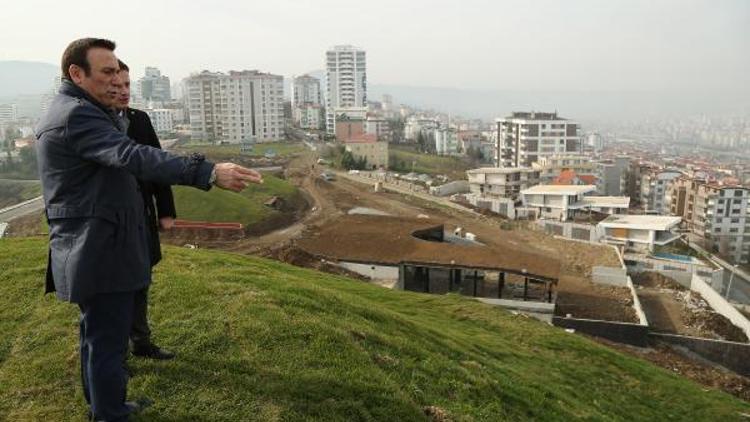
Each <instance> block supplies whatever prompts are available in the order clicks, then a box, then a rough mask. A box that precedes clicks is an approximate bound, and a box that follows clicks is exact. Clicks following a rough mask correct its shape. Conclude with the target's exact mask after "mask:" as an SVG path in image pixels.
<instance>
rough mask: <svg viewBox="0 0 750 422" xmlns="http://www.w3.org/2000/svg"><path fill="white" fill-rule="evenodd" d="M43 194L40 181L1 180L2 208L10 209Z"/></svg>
mask: <svg viewBox="0 0 750 422" xmlns="http://www.w3.org/2000/svg"><path fill="white" fill-rule="evenodd" d="M41 194H42V185H41V183H40V182H39V181H38V180H14V179H0V208H5V207H9V206H11V205H15V204H17V203H19V202H23V201H26V200H28V199H32V198H36V197H37V196H39V195H41Z"/></svg>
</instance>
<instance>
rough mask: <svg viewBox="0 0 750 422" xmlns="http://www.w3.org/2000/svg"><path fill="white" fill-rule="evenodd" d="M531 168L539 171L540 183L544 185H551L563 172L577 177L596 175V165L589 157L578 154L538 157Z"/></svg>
mask: <svg viewBox="0 0 750 422" xmlns="http://www.w3.org/2000/svg"><path fill="white" fill-rule="evenodd" d="M531 167H532V168H534V169H537V170H538V171H539V177H540V179H541V183H545V184H548V183H551V182H552V181H553V180H554V179H555V178H557V177H558V176H560V174H562V172H563V171H564V170H572V171H574V172H575V173H576V174H577V175H579V176H582V175H594V174H595V173H596V164H595V163H594V162H593V161H592V160H591V157H589V156H586V155H579V154H564V155H551V156H546V157H540V158H539V160H538V161H537V162H535V163H533V164H532V165H531ZM590 184H594V183H590Z"/></svg>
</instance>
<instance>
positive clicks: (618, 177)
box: [595, 157, 630, 196]
mask: <svg viewBox="0 0 750 422" xmlns="http://www.w3.org/2000/svg"><path fill="white" fill-rule="evenodd" d="M629 165H630V158H628V157H616V158H615V159H613V160H604V161H600V162H598V163H596V173H595V174H596V177H597V185H596V190H597V192H598V193H599V194H600V195H607V196H619V195H624V194H626V193H627V186H628V167H629Z"/></svg>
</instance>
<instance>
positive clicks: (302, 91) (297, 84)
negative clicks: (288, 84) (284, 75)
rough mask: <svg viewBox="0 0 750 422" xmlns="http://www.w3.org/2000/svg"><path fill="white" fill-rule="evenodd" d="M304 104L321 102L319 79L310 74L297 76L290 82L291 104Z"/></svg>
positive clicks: (319, 103)
mask: <svg viewBox="0 0 750 422" xmlns="http://www.w3.org/2000/svg"><path fill="white" fill-rule="evenodd" d="M304 104H318V105H321V104H323V102H322V101H321V96H320V80H319V79H318V78H314V77H312V76H310V75H302V76H297V77H296V78H294V81H293V83H292V105H294V106H301V105H304Z"/></svg>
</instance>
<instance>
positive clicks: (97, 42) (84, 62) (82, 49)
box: [62, 38, 116, 80]
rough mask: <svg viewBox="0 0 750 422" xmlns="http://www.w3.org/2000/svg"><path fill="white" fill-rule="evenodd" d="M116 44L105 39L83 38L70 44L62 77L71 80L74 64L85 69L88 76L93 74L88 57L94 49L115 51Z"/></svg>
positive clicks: (64, 59) (63, 62)
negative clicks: (71, 70)
mask: <svg viewBox="0 0 750 422" xmlns="http://www.w3.org/2000/svg"><path fill="white" fill-rule="evenodd" d="M115 46H116V44H115V42H114V41H110V40H106V39H104V38H81V39H77V40H75V41H73V42H72V43H70V44H68V47H67V48H66V49H65V52H63V56H62V75H63V76H62V77H63V79H68V80H70V71H69V70H68V69H70V65H72V64H74V65H76V66H78V67H80V68H81V69H83V71H84V73H86V76H88V75H90V74H91V65H90V64H89V61H88V59H87V58H86V55H87V54H88V52H89V50H91V49H92V48H105V49H107V50H109V51H115Z"/></svg>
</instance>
